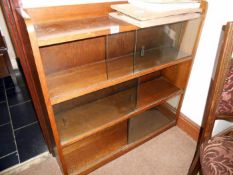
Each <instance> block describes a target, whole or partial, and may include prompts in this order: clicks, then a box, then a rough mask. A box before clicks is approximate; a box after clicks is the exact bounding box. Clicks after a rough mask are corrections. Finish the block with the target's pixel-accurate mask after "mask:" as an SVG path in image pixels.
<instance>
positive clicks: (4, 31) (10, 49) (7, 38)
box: [0, 8, 17, 69]
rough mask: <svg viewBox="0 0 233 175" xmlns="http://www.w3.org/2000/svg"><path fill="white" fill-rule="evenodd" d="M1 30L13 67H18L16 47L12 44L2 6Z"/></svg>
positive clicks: (0, 13) (0, 12)
mask: <svg viewBox="0 0 233 175" xmlns="http://www.w3.org/2000/svg"><path fill="white" fill-rule="evenodd" d="M0 30H1V32H2V35H3V36H4V37H5V41H6V45H7V47H8V54H9V57H10V61H11V64H12V66H13V69H17V63H16V60H15V58H16V56H15V52H14V48H13V45H12V43H11V40H10V36H9V33H8V30H7V26H6V23H5V20H4V17H3V14H2V10H1V8H0Z"/></svg>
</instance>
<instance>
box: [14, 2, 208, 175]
mask: <svg viewBox="0 0 233 175" xmlns="http://www.w3.org/2000/svg"><path fill="white" fill-rule="evenodd" d="M118 3H119V2H104V3H94V4H79V5H69V6H57V7H41V8H28V9H18V14H17V15H18V16H17V20H18V22H19V24H20V25H19V29H20V30H19V31H20V32H21V33H22V38H20V39H22V42H23V44H24V46H25V48H24V51H27V52H24V51H23V53H25V54H24V56H25V60H27V65H29V66H30V72H31V73H32V74H33V75H32V76H31V77H33V78H34V83H35V84H34V85H33V86H31V87H33V88H35V89H36V92H37V93H38V94H37V95H36V97H38V100H37V102H36V103H37V104H36V105H40V110H41V111H40V113H38V114H41V115H42V114H43V117H44V118H43V120H40V124H41V126H42V128H47V129H46V130H45V131H44V132H43V133H45V134H46V135H47V137H46V138H47V139H48V140H49V143H51V144H50V145H49V148H50V150H53V149H54V152H53V153H54V154H53V155H54V156H56V157H57V160H58V162H59V165H60V167H61V169H62V171H63V173H64V174H65V175H68V174H88V173H90V172H91V171H93V170H95V169H96V168H98V167H100V166H102V165H104V164H106V163H108V162H109V161H111V160H113V159H115V158H117V157H119V156H120V155H123V154H125V153H126V152H128V151H130V150H132V149H133V148H135V147H137V146H139V145H141V144H143V143H145V142H146V141H148V140H150V139H152V138H153V137H155V136H156V135H158V134H160V133H162V132H163V131H165V130H167V129H169V128H171V127H172V126H175V125H176V121H177V117H179V112H180V108H181V105H182V99H183V95H184V92H185V89H186V86H187V82H188V79H189V74H190V71H191V67H192V63H193V59H194V55H195V52H196V49H197V44H198V39H199V37H200V31H201V27H202V24H203V20H204V17H205V13H206V3H205V2H203V3H202V6H201V10H200V15H199V14H198V15H197V16H196V18H195V19H193V18H192V19H191V18H186V19H185V20H182V19H183V18H182V19H181V18H180V17H178V18H179V20H178V21H179V22H177V20H176V21H172V20H170V21H169V23H166V22H165V21H164V20H162V23H161V24H160V25H158V26H152V27H149V28H138V27H137V26H134V25H132V24H128V23H126V22H123V21H120V20H116V19H114V18H111V17H110V16H109V13H111V12H114V10H113V9H111V5H113V4H118ZM124 3H126V2H124ZM187 14H189V11H188V10H187ZM174 16H175V15H174ZM175 18H176V16H175ZM26 72H27V70H26ZM29 83H30V82H29ZM33 97H34V96H33ZM38 109H39V108H38Z"/></svg>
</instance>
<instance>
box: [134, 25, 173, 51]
mask: <svg viewBox="0 0 233 175" xmlns="http://www.w3.org/2000/svg"><path fill="white" fill-rule="evenodd" d="M171 44H172V40H171V39H170V38H169V37H168V35H167V34H166V25H163V26H157V27H150V28H145V29H140V30H138V31H137V52H140V51H141V49H144V50H145V51H146V50H150V49H155V48H158V47H165V46H167V47H169V46H171Z"/></svg>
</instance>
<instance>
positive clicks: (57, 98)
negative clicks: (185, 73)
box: [46, 48, 191, 105]
mask: <svg viewBox="0 0 233 175" xmlns="http://www.w3.org/2000/svg"><path fill="white" fill-rule="evenodd" d="M190 59H191V57H189V55H188V54H186V53H184V52H182V51H177V50H176V49H174V48H158V49H153V50H150V51H147V52H145V56H143V57H140V56H136V59H135V61H133V58H132V57H131V56H124V57H120V58H117V59H112V60H108V61H107V63H105V62H97V63H94V64H91V65H90V64H89V65H86V66H82V67H76V68H72V69H68V70H65V71H61V72H58V73H54V74H50V75H48V76H47V78H46V79H47V84H48V89H49V94H50V100H51V103H52V105H54V104H58V103H61V102H64V101H67V100H70V99H73V98H76V97H78V96H81V95H85V94H88V93H91V92H94V91H97V90H100V89H103V88H106V87H109V86H112V85H116V84H119V83H122V82H124V81H128V80H131V79H134V78H137V77H140V76H143V75H146V74H149V73H152V72H154V71H157V70H160V69H163V68H166V67H169V66H172V65H175V64H178V63H180V62H184V61H187V60H190ZM133 62H135V65H133ZM106 71H108V72H106ZM84 77H85V78H84ZM64 82H65V83H64Z"/></svg>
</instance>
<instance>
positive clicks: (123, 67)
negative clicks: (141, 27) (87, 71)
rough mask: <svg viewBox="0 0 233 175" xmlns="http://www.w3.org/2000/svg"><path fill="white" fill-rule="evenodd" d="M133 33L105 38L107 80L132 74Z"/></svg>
mask: <svg viewBox="0 0 233 175" xmlns="http://www.w3.org/2000/svg"><path fill="white" fill-rule="evenodd" d="M134 46H135V31H132V32H125V33H120V34H114V35H109V36H107V51H106V52H107V56H106V61H107V71H108V78H109V79H114V78H118V77H121V76H125V75H130V74H133V66H134V65H133V59H134Z"/></svg>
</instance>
